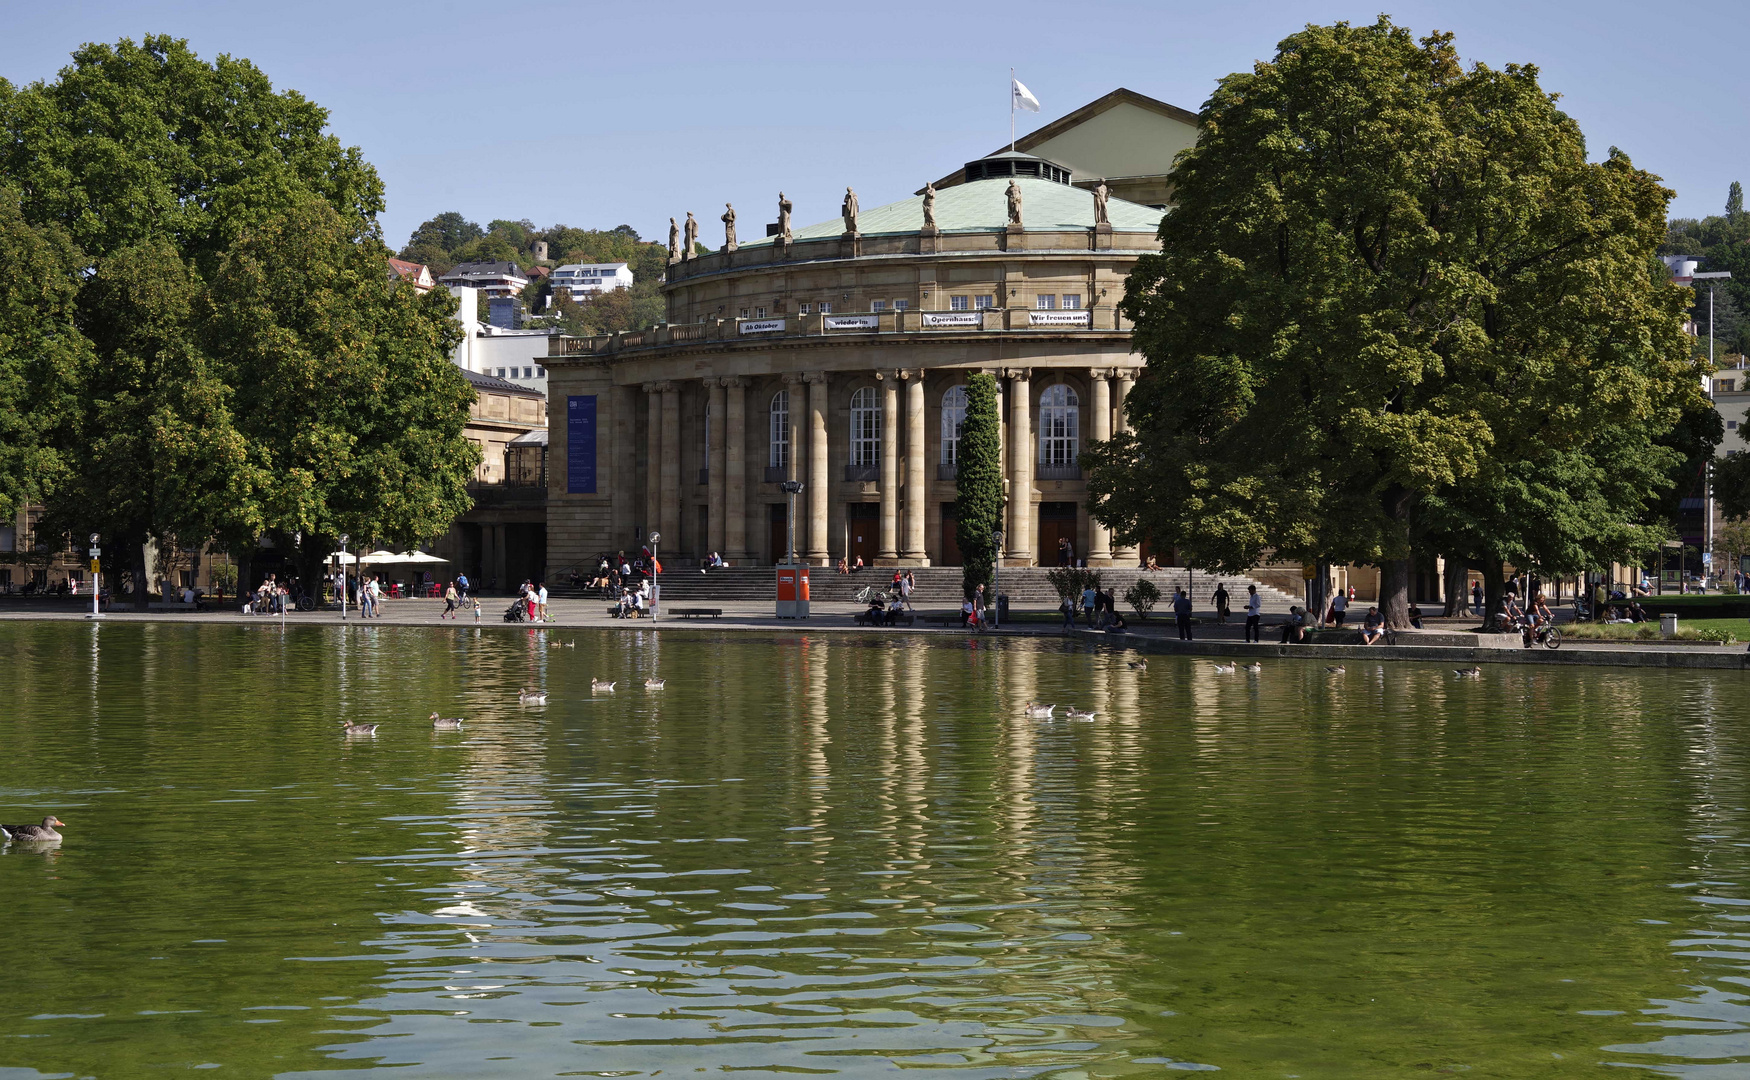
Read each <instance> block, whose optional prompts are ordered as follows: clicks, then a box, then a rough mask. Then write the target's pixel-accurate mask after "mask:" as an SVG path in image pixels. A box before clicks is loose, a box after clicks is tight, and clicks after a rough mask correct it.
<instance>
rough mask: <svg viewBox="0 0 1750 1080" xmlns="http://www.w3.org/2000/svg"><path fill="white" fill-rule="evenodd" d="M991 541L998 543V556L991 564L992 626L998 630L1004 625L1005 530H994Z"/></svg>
mask: <svg viewBox="0 0 1750 1080" xmlns="http://www.w3.org/2000/svg"><path fill="white" fill-rule="evenodd" d="M990 542H991V543H992V544H994V545H996V558H995V559H992V560H991V564H990V591H991V593H992V594H993V595H992V596H991V598H990V603H991V608H990V628H991V629H992V630H996V629H999V628H1000V627H1001V626H1002V613H1003V530H1001V529H995V530H993V531H992V532H991V534H990Z"/></svg>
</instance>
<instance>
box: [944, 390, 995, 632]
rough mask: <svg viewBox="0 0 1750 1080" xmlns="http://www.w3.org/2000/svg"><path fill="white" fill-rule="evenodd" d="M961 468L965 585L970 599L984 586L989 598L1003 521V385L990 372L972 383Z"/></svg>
mask: <svg viewBox="0 0 1750 1080" xmlns="http://www.w3.org/2000/svg"><path fill="white" fill-rule="evenodd" d="M956 465H957V468H956V469H955V471H954V506H955V512H956V515H957V517H956V520H955V541H956V542H957V543H958V544H959V545H960V560H961V584H962V587H963V588H964V589H965V590H966V595H967V596H971V595H972V594H973V591H974V590H975V589H977V588H978V586H980V585H983V586H984V587H985V589H986V591H987V593H988V591H989V589H990V584H991V567H992V566H993V565H994V564H995V563H996V559H997V545H996V541H995V540H994V539H992V538H991V534H992V533H994V532H995V531H996V530H997V529H998V528H999V527H1001V525H1002V521H1003V466H1002V433H1001V430H1000V429H999V427H998V425H997V379H996V376H995V375H992V374H991V373H990V372H988V371H980V372H977V373H975V374H973V375H972V376H971V377H970V378H968V379H967V380H966V420H965V422H964V423H962V424H961V426H960V443H959V452H958V455H957V460H956ZM994 601H995V598H994V597H993V598H992V602H994Z"/></svg>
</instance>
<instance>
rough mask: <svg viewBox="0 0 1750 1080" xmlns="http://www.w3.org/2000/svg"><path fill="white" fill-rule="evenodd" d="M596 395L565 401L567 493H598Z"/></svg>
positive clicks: (578, 396) (577, 396) (576, 396)
mask: <svg viewBox="0 0 1750 1080" xmlns="http://www.w3.org/2000/svg"><path fill="white" fill-rule="evenodd" d="M595 397H596V396H595V395H594V394H579V395H574V396H572V397H568V398H566V399H565V492H566V494H568V495H594V494H595V493H596V492H595Z"/></svg>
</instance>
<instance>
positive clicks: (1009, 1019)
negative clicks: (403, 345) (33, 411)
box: [0, 623, 1750, 1080]
mask: <svg viewBox="0 0 1750 1080" xmlns="http://www.w3.org/2000/svg"><path fill="white" fill-rule="evenodd" d="M553 640H561V641H563V640H573V641H575V642H576V647H575V648H558V649H555V648H550V647H549V645H550V643H551V642H552V641H553ZM0 655H3V656H4V658H5V661H6V668H5V670H6V672H7V681H6V683H5V686H4V690H3V691H0V761H3V762H4V767H3V769H0V820H5V821H7V822H12V821H20V820H27V819H35V818H40V817H41V816H42V815H43V814H45V813H54V814H58V815H59V816H60V817H61V819H62V820H64V821H65V822H66V823H67V828H66V829H64V830H63V831H64V832H65V833H66V836H67V838H66V840H65V842H64V843H63V844H61V846H60V847H59V848H58V849H55V850H50V851H41V850H33V849H29V848H26V847H23V846H20V845H13V846H12V847H10V848H7V849H5V850H4V853H3V854H0V913H3V915H4V920H5V923H4V925H5V934H4V937H3V938H0V1080H22V1078H26V1077H30V1078H36V1077H44V1076H56V1077H59V1076H68V1077H72V1076H81V1077H83V1076H93V1077H104V1078H111V1077H118V1078H131V1077H150V1076H159V1075H164V1074H166V1073H167V1072H176V1071H180V1070H189V1069H211V1070H213V1071H214V1072H215V1073H217V1074H219V1075H227V1076H240V1077H258V1076H260V1077H265V1076H303V1075H309V1074H315V1073H317V1072H332V1071H341V1070H366V1069H373V1068H393V1069H396V1070H398V1073H397V1074H398V1075H401V1076H409V1077H445V1078H449V1077H500V1076H502V1077H540V1076H559V1075H567V1076H653V1075H657V1074H659V1073H660V1074H664V1075H676V1074H695V1073H699V1072H711V1073H717V1072H735V1071H741V1072H747V1073H751V1074H753V1075H797V1074H800V1075H828V1074H831V1075H843V1076H853V1077H863V1076H891V1075H894V1074H895V1073H896V1072H898V1071H899V1070H902V1069H915V1070H920V1071H921V1072H923V1073H927V1074H930V1075H936V1076H941V1077H945V1078H954V1080H961V1078H993V1080H994V1078H1006V1077H1062V1078H1071V1077H1115V1076H1126V1077H1128V1076H1161V1075H1173V1074H1174V1073H1175V1070H1193V1071H1195V1070H1216V1069H1219V1070H1221V1071H1224V1072H1226V1073H1228V1074H1230V1075H1237V1076H1244V1077H1304V1078H1315V1077H1317V1078H1333V1080H1336V1078H1344V1080H1347V1078H1354V1077H1376V1076H1378V1077H1391V1076H1421V1075H1428V1074H1435V1075H1439V1074H1443V1073H1451V1074H1468V1075H1473V1076H1489V1077H1575V1076H1596V1077H1602V1076H1612V1077H1621V1076H1623V1075H1624V1072H1623V1067H1628V1068H1629V1069H1630V1070H1631V1072H1640V1073H1645V1072H1649V1071H1650V1072H1652V1073H1655V1074H1665V1075H1673V1076H1682V1077H1693V1078H1707V1080H1714V1078H1731V1077H1750V996H1746V995H1747V993H1750V926H1747V925H1746V923H1747V921H1750V889H1746V888H1745V884H1746V882H1747V881H1750V867H1747V865H1746V864H1747V862H1750V860H1747V858H1746V850H1747V849H1746V846H1745V845H1746V843H1747V842H1750V841H1747V838H1746V829H1745V825H1746V821H1747V818H1750V811H1747V810H1746V805H1750V792H1746V790H1745V782H1746V775H1747V773H1746V766H1747V760H1750V694H1746V692H1745V691H1746V689H1747V688H1750V682H1747V681H1746V679H1745V678H1744V677H1742V676H1739V675H1736V674H1722V673H1666V672H1650V671H1610V670H1603V669H1575V670H1567V669H1540V668H1535V667H1500V668H1491V669H1489V671H1488V672H1487V675H1486V677H1485V678H1484V680H1483V681H1482V682H1481V683H1477V682H1471V681H1464V682H1461V681H1458V680H1456V679H1454V678H1453V677H1452V674H1451V672H1450V671H1448V670H1446V669H1444V668H1436V667H1423V666H1415V665H1408V664H1392V665H1378V664H1371V663H1353V662H1352V663H1350V664H1349V670H1348V672H1347V673H1346V674H1343V675H1331V674H1328V673H1327V672H1326V671H1325V670H1324V668H1323V667H1322V666H1321V665H1314V664H1308V663H1298V662H1288V661H1279V662H1273V663H1269V664H1267V666H1266V670H1265V671H1264V673H1263V674H1262V675H1261V676H1252V675H1245V674H1239V675H1223V676H1216V675H1214V674H1213V673H1212V670H1211V666H1210V664H1209V663H1208V662H1207V661H1201V662H1175V661H1171V660H1168V659H1163V658H1156V659H1155V660H1153V661H1152V663H1151V665H1150V667H1149V670H1148V671H1146V672H1136V671H1132V670H1130V669H1129V668H1128V667H1127V666H1126V664H1125V661H1126V660H1127V659H1128V657H1127V656H1126V655H1124V654H1118V653H1105V652H1099V651H1094V650H1091V649H1077V648H1075V647H1070V646H1063V645H1060V644H1059V643H1057V642H1037V643H1035V642H1028V641H1017V642H1005V643H999V644H992V643H989V642H986V641H979V642H976V643H975V645H969V644H967V643H965V642H963V641H958V640H955V641H951V642H950V641H943V642H933V641H926V640H922V639H916V638H911V639H905V640H893V641H889V640H884V639H880V638H875V637H869V638H861V637H849V636H831V635H821V636H785V637H780V638H761V637H757V636H754V635H738V636H713V635H708V634H698V635H696V636H679V635H673V636H671V635H667V634H665V635H664V636H663V637H662V638H661V639H660V640H659V639H658V638H657V637H655V636H654V635H650V634H638V633H619V632H611V633H594V632H589V631H559V632H556V633H555V632H552V631H541V630H524V629H518V630H507V629H492V630H485V631H481V630H477V629H474V628H468V627H463V628H456V629H450V628H445V629H443V630H428V629H397V628H355V629H353V630H351V631H345V632H343V631H339V630H330V629H318V628H293V629H291V630H288V631H286V632H284V633H283V634H282V633H281V632H280V631H279V630H278V629H277V627H275V628H268V627H265V626H256V625H249V626H235V627H232V626H205V627H197V626H175V625H164V624H156V625H141V624H132V625H126V624H108V625H103V626H93V625H87V624H74V623H54V624H46V623H39V624H24V623H11V624H0ZM653 672H655V673H660V674H662V675H663V676H666V677H667V679H668V685H667V687H666V688H665V689H663V690H661V691H646V690H645V689H644V688H643V686H642V682H643V679H644V677H645V675H647V674H649V673H653ZM592 676H594V677H599V678H604V679H615V680H618V683H619V686H618V689H617V692H615V693H613V694H611V695H592V694H591V693H590V679H591V677H592ZM521 686H539V687H543V688H545V689H547V690H548V691H549V692H550V693H551V695H552V697H551V699H550V701H551V704H549V705H547V706H545V707H523V706H519V705H518V704H517V702H516V698H515V692H516V689H517V688H518V687H521ZM1030 698H1038V699H1042V700H1045V701H1058V702H1067V703H1071V704H1076V705H1079V706H1081V707H1083V708H1093V709H1096V710H1097V711H1098V713H1099V716H1098V718H1097V719H1096V720H1095V721H1093V722H1091V723H1065V722H1052V723H1043V722H1039V721H1034V720H1027V719H1023V718H1022V717H1021V716H1020V715H1019V707H1020V705H1021V703H1022V702H1024V701H1026V700H1027V699H1030ZM434 709H435V710H438V711H440V712H442V713H443V714H444V715H446V716H450V715H461V716H465V717H467V718H468V726H467V728H466V730H465V731H463V732H461V733H451V732H442V733H434V732H433V731H431V729H430V727H429V725H428V723H427V722H426V721H425V720H424V717H425V716H426V715H427V714H428V713H430V712H431V711H433V710H434ZM342 718H351V719H354V720H358V721H380V722H381V723H382V724H383V729H382V731H381V733H380V734H378V735H377V736H376V737H375V738H374V739H358V738H352V739H348V738H346V737H343V736H342V735H341V733H340V729H339V721H340V720H341V719H342Z"/></svg>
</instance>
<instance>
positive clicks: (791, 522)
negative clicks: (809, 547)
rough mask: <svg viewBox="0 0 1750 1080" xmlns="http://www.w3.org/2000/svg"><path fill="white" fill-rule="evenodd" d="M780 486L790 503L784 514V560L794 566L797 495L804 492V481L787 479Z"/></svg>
mask: <svg viewBox="0 0 1750 1080" xmlns="http://www.w3.org/2000/svg"><path fill="white" fill-rule="evenodd" d="M778 486H779V490H781V491H783V493H784V494H785V495H786V496H788V499H787V500H786V501H787V502H788V503H789V504H790V507H789V509H788V510H787V511H786V512H785V515H784V547H785V554H784V561H785V562H787V563H789V564H790V565H791V566H794V565H796V496H797V495H799V494H801V493H802V481H800V480H786V481H784V482H783V483H782V484H780V485H778Z"/></svg>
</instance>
